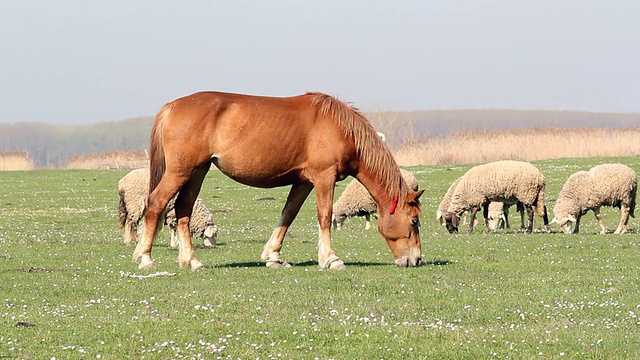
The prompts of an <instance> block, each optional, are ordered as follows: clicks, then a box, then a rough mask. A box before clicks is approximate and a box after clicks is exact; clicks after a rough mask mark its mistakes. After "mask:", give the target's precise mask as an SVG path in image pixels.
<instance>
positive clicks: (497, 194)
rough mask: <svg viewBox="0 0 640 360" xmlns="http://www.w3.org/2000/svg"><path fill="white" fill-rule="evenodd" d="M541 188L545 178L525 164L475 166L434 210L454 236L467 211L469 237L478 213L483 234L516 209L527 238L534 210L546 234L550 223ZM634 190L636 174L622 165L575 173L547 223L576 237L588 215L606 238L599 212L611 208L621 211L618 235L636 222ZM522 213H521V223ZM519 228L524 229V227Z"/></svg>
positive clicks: (538, 171) (519, 162)
mask: <svg viewBox="0 0 640 360" xmlns="http://www.w3.org/2000/svg"><path fill="white" fill-rule="evenodd" d="M545 187H546V182H545V178H544V175H543V174H542V172H541V171H540V170H538V169H537V168H536V167H535V166H533V165H532V164H530V163H527V162H523V161H510V160H506V161H497V162H492V163H488V164H483V165H479V166H476V167H474V168H471V169H470V170H469V171H467V172H466V173H465V174H464V175H462V176H461V177H460V178H459V179H457V180H456V181H454V182H453V184H451V186H450V187H449V189H448V190H447V193H446V194H445V196H444V198H443V200H442V202H441V203H440V205H439V206H438V211H437V213H436V217H437V218H438V219H439V220H440V222H441V224H444V225H446V227H447V230H449V232H457V231H458V226H459V221H460V217H461V215H462V214H463V213H464V212H465V211H471V220H470V223H469V232H471V231H472V230H473V226H474V219H475V215H476V212H477V211H479V210H480V209H483V214H484V219H485V233H487V232H489V231H490V230H491V229H492V228H495V227H496V226H495V225H494V226H491V221H492V220H493V221H495V219H500V218H502V219H504V220H505V221H506V212H507V209H508V207H509V206H511V205H513V204H518V205H521V206H522V208H524V209H526V210H527V215H528V224H527V227H526V231H527V232H528V233H531V232H532V228H533V208H534V207H535V210H536V213H537V215H538V216H540V217H542V218H543V220H544V226H545V230H547V231H549V224H550V223H549V220H548V216H547V209H546V205H545V203H544V191H545ZM637 187H638V178H637V175H636V173H635V172H634V171H633V170H632V169H631V168H629V167H628V166H626V165H623V164H602V165H597V166H594V167H593V168H591V169H590V170H589V171H578V172H576V173H574V174H573V175H571V176H570V177H569V179H568V180H567V182H566V183H565V184H564V186H563V187H562V190H561V191H560V194H559V195H558V198H557V200H556V204H555V207H554V209H553V213H554V215H555V217H554V218H553V220H552V221H551V223H557V224H558V225H560V227H561V228H562V231H563V232H564V233H571V232H573V233H574V234H577V233H578V232H579V231H580V218H581V217H582V215H584V214H586V213H587V212H588V211H589V210H592V211H593V212H594V214H595V216H596V219H597V220H598V223H599V224H600V233H601V234H605V233H606V226H605V224H604V222H603V221H602V216H601V214H600V208H601V207H602V206H613V207H617V208H620V210H621V217H620V223H619V224H618V227H617V228H616V230H615V232H614V233H615V234H623V233H625V232H626V231H627V224H628V221H629V215H631V216H632V217H635V215H634V209H635V206H636V192H637ZM522 213H523V211H522V210H521V218H522V217H523V216H522V215H523V214H522ZM522 223H523V225H524V221H523V222H522ZM494 224H495V222H494ZM572 225H574V226H573V229H571V226H572ZM507 226H508V225H507Z"/></svg>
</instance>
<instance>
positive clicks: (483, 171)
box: [445, 160, 549, 233]
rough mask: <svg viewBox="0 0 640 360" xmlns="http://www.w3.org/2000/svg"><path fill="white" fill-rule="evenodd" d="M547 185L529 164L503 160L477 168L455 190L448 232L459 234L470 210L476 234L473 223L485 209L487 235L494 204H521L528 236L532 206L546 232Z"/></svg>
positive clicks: (531, 219)
mask: <svg viewBox="0 0 640 360" xmlns="http://www.w3.org/2000/svg"><path fill="white" fill-rule="evenodd" d="M545 187H546V182H545V179H544V175H543V174H542V172H541V171H540V170H538V169H537V168H536V167H535V166H533V165H532V164H530V163H528V162H523V161H513V160H504V161H497V162H492V163H487V164H484V165H478V166H476V167H473V168H471V169H470V170H469V171H467V172H466V173H465V174H464V175H463V176H462V178H461V179H460V181H459V182H458V184H457V186H456V187H455V189H454V190H453V194H452V196H451V203H450V204H449V207H448V208H447V212H446V214H445V222H446V226H447V230H449V232H450V233H453V232H458V225H459V222H460V214H462V213H463V212H464V211H467V210H471V221H470V223H469V231H468V232H469V233H471V232H472V231H473V225H474V224H473V220H474V219H475V215H476V213H477V211H478V210H479V209H480V208H481V207H482V208H483V214H484V219H485V233H488V232H489V223H488V210H489V207H488V205H489V203H490V202H491V201H500V202H505V203H516V202H518V201H520V202H521V203H522V205H523V206H524V208H525V209H527V215H528V218H529V222H528V225H527V228H526V232H527V233H531V232H532V231H533V206H535V207H536V213H537V214H538V216H541V217H542V218H543V220H544V226H545V230H547V231H548V229H549V219H548V216H547V208H546V206H545V204H544V189H545Z"/></svg>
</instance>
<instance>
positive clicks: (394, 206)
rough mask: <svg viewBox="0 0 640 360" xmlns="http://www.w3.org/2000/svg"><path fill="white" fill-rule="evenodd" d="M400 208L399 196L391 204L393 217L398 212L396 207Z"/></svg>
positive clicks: (390, 210) (390, 212) (390, 211)
mask: <svg viewBox="0 0 640 360" xmlns="http://www.w3.org/2000/svg"><path fill="white" fill-rule="evenodd" d="M397 206H398V195H396V196H395V197H394V198H393V202H392V203H391V208H389V214H391V215H393V213H394V212H396V207H397Z"/></svg>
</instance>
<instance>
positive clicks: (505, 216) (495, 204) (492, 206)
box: [436, 177, 524, 230]
mask: <svg viewBox="0 0 640 360" xmlns="http://www.w3.org/2000/svg"><path fill="white" fill-rule="evenodd" d="M461 178H462V177H459V178H457V179H456V180H455V181H454V182H453V183H451V185H450V186H449V188H448V189H447V192H446V193H445V194H444V197H443V198H442V201H441V202H440V204H439V205H438V209H437V210H436V220H438V221H439V222H440V225H443V226H445V225H446V224H445V219H444V214H445V213H446V212H447V209H448V208H449V204H450V203H451V197H452V196H453V192H454V190H455V188H456V186H457V185H458V182H460V179H461ZM517 204H518V211H519V212H520V223H521V225H522V227H523V228H524V207H523V206H522V204H521V203H520V202H518V203H517ZM512 205H513V204H510V203H505V202H500V201H492V202H490V203H489V213H488V216H487V219H488V220H487V221H488V226H489V229H490V230H497V229H502V228H504V227H506V228H507V229H508V228H509V227H510V225H509V208H510V207H511V206H512ZM463 215H466V211H465V212H463V213H462V214H461V215H460V216H461V217H462V216H463ZM466 220H467V217H466V216H465V217H464V218H463V219H462V223H461V225H465V224H466ZM477 224H478V222H477V221H476V220H475V219H474V224H473V225H474V226H475V225H477Z"/></svg>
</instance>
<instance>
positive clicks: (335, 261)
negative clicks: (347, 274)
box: [321, 256, 347, 270]
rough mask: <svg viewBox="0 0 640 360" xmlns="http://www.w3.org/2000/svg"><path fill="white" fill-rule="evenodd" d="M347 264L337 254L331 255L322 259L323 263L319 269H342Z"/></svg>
mask: <svg viewBox="0 0 640 360" xmlns="http://www.w3.org/2000/svg"><path fill="white" fill-rule="evenodd" d="M346 268H347V266H346V265H345V264H344V262H343V261H342V260H341V259H340V258H339V257H337V256H332V257H330V258H328V259H327V260H325V261H324V265H323V266H322V268H321V269H323V270H325V269H327V270H344V269H346Z"/></svg>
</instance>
